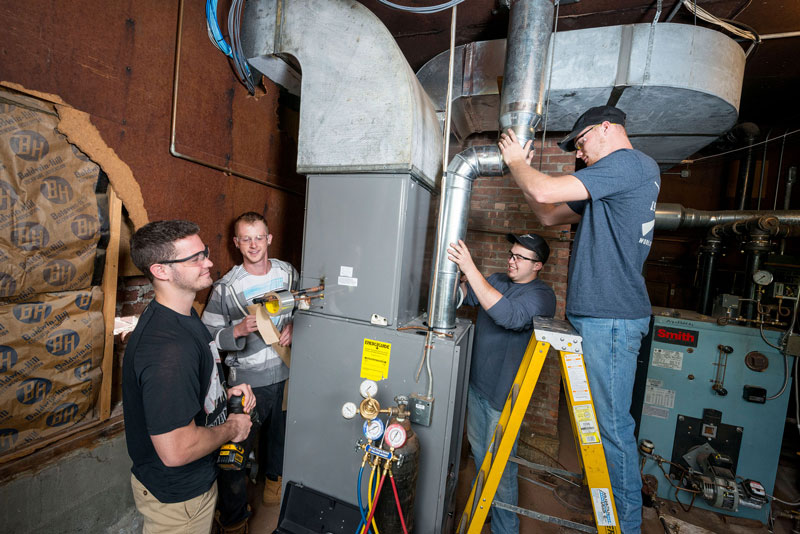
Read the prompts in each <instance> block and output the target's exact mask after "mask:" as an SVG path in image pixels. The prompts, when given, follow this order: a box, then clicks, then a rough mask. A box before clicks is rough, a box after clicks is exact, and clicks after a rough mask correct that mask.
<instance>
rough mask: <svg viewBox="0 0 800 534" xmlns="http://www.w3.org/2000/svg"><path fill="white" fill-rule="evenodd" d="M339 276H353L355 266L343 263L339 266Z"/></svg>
mask: <svg viewBox="0 0 800 534" xmlns="http://www.w3.org/2000/svg"><path fill="white" fill-rule="evenodd" d="M339 276H344V277H347V278H351V277H352V276H353V268H352V267H348V266H347V265H342V266H341V267H339Z"/></svg>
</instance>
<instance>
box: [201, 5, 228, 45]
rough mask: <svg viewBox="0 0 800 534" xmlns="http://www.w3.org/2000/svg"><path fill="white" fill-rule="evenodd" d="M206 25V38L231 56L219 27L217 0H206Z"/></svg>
mask: <svg viewBox="0 0 800 534" xmlns="http://www.w3.org/2000/svg"><path fill="white" fill-rule="evenodd" d="M206 26H207V27H208V38H209V39H211V42H212V43H214V46H216V47H217V48H218V49H219V50H220V52H222V53H223V54H225V55H226V56H227V57H233V52H232V51H231V46H230V45H229V44H228V43H227V41H225V38H224V37H223V36H222V30H221V29H220V28H219V21H218V20H217V0H206Z"/></svg>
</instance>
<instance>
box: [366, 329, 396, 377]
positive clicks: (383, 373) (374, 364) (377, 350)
mask: <svg viewBox="0 0 800 534" xmlns="http://www.w3.org/2000/svg"><path fill="white" fill-rule="evenodd" d="M391 352H392V344H391V343H385V342H383V341H376V340H374V339H367V338H364V350H363V351H362V352H361V378H369V379H370V380H375V381H378V380H383V379H384V378H387V377H388V376H389V353H391Z"/></svg>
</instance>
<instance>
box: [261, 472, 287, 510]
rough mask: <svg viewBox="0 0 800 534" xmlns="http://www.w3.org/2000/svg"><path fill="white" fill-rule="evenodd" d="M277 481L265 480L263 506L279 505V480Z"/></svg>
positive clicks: (279, 478)
mask: <svg viewBox="0 0 800 534" xmlns="http://www.w3.org/2000/svg"><path fill="white" fill-rule="evenodd" d="M282 478H283V477H278V480H270V479H267V480H266V481H265V482H264V498H263V501H264V504H280V503H281V479H282Z"/></svg>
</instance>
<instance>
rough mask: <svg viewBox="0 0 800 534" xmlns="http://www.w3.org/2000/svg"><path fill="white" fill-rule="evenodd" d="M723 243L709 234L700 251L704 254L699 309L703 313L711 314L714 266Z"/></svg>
mask: <svg viewBox="0 0 800 534" xmlns="http://www.w3.org/2000/svg"><path fill="white" fill-rule="evenodd" d="M721 245H722V240H721V239H720V238H718V237H716V236H713V235H709V236H707V237H706V240H705V242H704V243H703V245H702V247H700V253H701V254H702V258H703V261H702V271H701V273H702V276H703V282H702V284H703V285H702V287H701V288H700V303H699V306H698V309H697V311H698V312H699V313H702V314H703V315H711V280H712V278H713V276H714V267H715V264H716V260H717V254H718V253H719V250H720V248H721Z"/></svg>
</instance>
